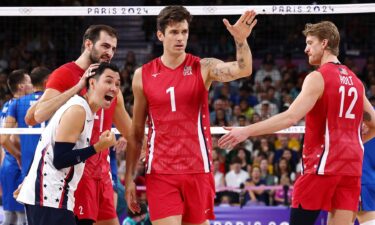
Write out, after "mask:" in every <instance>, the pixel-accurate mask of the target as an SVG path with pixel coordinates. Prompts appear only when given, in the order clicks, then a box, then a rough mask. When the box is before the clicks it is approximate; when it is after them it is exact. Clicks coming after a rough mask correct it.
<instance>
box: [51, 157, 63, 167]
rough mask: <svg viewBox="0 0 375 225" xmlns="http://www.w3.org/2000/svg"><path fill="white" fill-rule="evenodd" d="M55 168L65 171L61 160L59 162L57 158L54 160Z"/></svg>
mask: <svg viewBox="0 0 375 225" xmlns="http://www.w3.org/2000/svg"><path fill="white" fill-rule="evenodd" d="M53 166H54V167H55V168H56V169H57V170H61V169H64V168H65V167H64V165H63V163H61V161H60V160H57V159H56V158H54V159H53Z"/></svg>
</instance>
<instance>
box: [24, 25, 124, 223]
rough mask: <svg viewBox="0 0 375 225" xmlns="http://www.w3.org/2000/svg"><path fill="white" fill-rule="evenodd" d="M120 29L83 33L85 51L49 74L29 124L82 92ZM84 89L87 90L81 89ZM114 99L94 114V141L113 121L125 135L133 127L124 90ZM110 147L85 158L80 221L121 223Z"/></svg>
mask: <svg viewBox="0 0 375 225" xmlns="http://www.w3.org/2000/svg"><path fill="white" fill-rule="evenodd" d="M116 46H117V32H116V30H114V29H113V28H112V27H110V26H106V25H92V26H90V27H89V28H88V29H87V30H86V32H85V34H84V36H83V44H82V54H81V55H80V56H79V58H78V59H77V60H76V61H74V62H69V63H66V64H64V65H62V66H60V67H59V68H58V69H56V70H55V71H54V72H53V73H52V74H51V75H50V77H49V79H48V82H47V85H46V87H47V89H46V91H45V92H44V94H43V95H42V96H41V98H40V100H39V101H38V103H37V104H35V105H34V106H33V107H32V108H31V109H30V110H29V111H28V114H27V115H26V121H27V122H28V123H30V124H33V123H34V122H39V123H40V122H43V121H45V120H47V119H49V118H50V117H51V116H52V115H53V114H54V112H55V111H56V110H57V109H58V108H59V107H60V106H61V105H63V104H64V103H65V102H66V101H67V100H68V99H69V98H71V97H72V96H73V95H74V94H77V93H79V92H80V91H81V90H82V89H83V88H84V86H85V84H86V78H87V76H90V75H92V73H91V70H93V69H95V68H97V67H98V63H100V62H109V61H110V60H111V59H112V57H113V55H114V53H115V50H116ZM82 92H85V90H82V91H81V93H82ZM116 98H117V99H114V100H113V102H112V104H111V106H110V107H109V109H102V110H99V111H98V113H97V114H96V116H95V121H94V127H93V131H92V136H91V140H90V142H91V144H93V143H95V142H97V141H98V139H99V136H100V134H101V133H102V132H104V131H105V130H110V129H111V127H112V123H114V124H115V126H116V128H117V129H118V130H119V131H120V132H121V134H123V135H125V134H128V133H129V130H130V123H131V120H130V117H129V115H128V113H127V112H126V111H125V107H124V101H123V96H122V94H121V92H119V94H118V95H117V97H116ZM108 155H109V150H105V151H103V152H101V153H99V154H96V155H95V156H93V157H91V158H90V159H88V160H86V165H85V170H84V173H83V176H82V179H81V181H80V183H79V185H78V187H77V190H76V192H75V208H74V214H75V215H76V217H77V224H78V225H80V224H81V225H83V224H93V223H94V222H96V224H109V225H118V224H119V222H118V219H117V214H116V210H115V207H114V197H113V196H114V193H113V188H112V181H111V178H110V174H109V173H110V165H109V160H108V157H109V156H108Z"/></svg>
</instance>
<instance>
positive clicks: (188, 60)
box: [125, 6, 256, 225]
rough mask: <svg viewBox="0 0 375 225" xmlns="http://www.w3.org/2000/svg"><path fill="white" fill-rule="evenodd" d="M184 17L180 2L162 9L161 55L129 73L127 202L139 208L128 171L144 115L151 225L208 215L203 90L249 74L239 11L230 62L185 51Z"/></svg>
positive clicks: (247, 26) (250, 16)
mask: <svg viewBox="0 0 375 225" xmlns="http://www.w3.org/2000/svg"><path fill="white" fill-rule="evenodd" d="M190 21H191V15H190V13H189V11H187V10H186V8H185V7H183V6H167V7H165V8H164V9H162V10H161V12H160V13H159V15H158V18H157V37H158V39H159V40H160V41H161V42H162V43H163V54H162V56H161V57H158V58H156V59H154V60H152V61H151V62H149V63H147V64H145V65H143V66H142V67H141V68H139V69H137V70H136V72H135V75H134V78H133V93H134V113H133V123H132V135H131V138H130V139H129V140H128V149H127V152H126V174H125V185H126V199H127V203H128V206H129V209H130V210H132V211H133V212H139V210H140V208H139V204H138V203H137V200H136V187H135V184H134V181H133V179H134V175H135V172H136V165H137V163H138V160H139V155H140V152H141V148H142V142H143V137H144V128H145V122H146V117H147V116H148V125H149V126H148V127H149V132H148V140H147V145H148V151H147V157H146V158H147V159H146V187H147V188H146V192H147V193H146V194H147V200H148V203H149V207H150V217H151V221H152V224H156V225H160V224H165V225H180V224H208V221H207V219H212V218H214V212H213V204H214V196H215V187H214V181H213V176H212V169H211V166H212V162H211V161H212V160H211V151H212V146H211V134H210V120H209V119H210V118H209V112H208V89H209V88H210V85H211V84H212V82H213V81H221V82H228V81H232V80H235V79H238V78H241V77H246V76H249V75H250V74H251V73H252V56H251V51H250V47H249V45H248V43H247V38H248V37H249V35H250V33H251V31H252V29H253V27H254V26H255V24H256V19H255V12H254V11H246V12H245V13H244V14H243V15H242V16H241V17H240V18H239V19H238V21H237V22H236V23H235V24H234V25H231V24H230V23H229V22H228V21H227V20H226V19H224V24H225V26H226V28H227V29H228V31H229V32H230V34H231V35H232V36H233V38H234V41H235V44H236V48H237V55H236V56H237V57H236V61H233V62H227V63H224V62H223V61H221V60H218V59H214V58H204V59H200V58H199V57H197V56H193V55H191V54H188V53H186V52H185V49H186V45H187V40H188V37H189V24H190Z"/></svg>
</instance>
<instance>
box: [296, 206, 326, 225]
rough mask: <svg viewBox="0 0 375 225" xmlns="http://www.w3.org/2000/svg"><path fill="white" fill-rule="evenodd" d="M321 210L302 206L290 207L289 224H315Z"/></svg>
mask: <svg viewBox="0 0 375 225" xmlns="http://www.w3.org/2000/svg"><path fill="white" fill-rule="evenodd" d="M319 213H320V210H306V209H302V207H301V206H299V207H298V208H291V209H290V219H289V225H301V224H304V225H314V224H315V220H316V218H318V216H319Z"/></svg>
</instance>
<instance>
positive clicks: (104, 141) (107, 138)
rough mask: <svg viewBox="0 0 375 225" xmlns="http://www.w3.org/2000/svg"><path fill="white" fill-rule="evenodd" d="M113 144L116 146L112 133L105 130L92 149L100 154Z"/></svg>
mask: <svg viewBox="0 0 375 225" xmlns="http://www.w3.org/2000/svg"><path fill="white" fill-rule="evenodd" d="M115 144H116V137H115V133H113V132H112V131H109V130H106V131H104V132H103V133H102V134H101V135H100V137H99V141H98V142H96V143H95V144H94V148H95V151H96V152H101V151H103V150H105V149H107V148H109V147H111V146H113V145H115Z"/></svg>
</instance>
